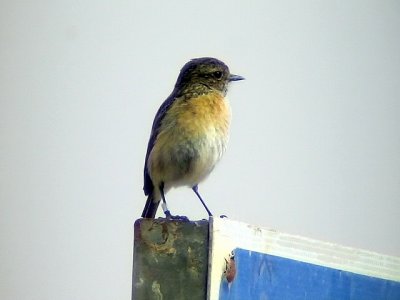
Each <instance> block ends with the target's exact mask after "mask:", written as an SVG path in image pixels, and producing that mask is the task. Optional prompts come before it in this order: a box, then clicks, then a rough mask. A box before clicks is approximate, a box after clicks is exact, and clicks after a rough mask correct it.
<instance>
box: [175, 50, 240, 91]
mask: <svg viewBox="0 0 400 300" xmlns="http://www.w3.org/2000/svg"><path fill="white" fill-rule="evenodd" d="M243 79H244V78H243V77H241V76H239V75H233V74H231V73H230V72H229V68H228V66H227V65H225V64H224V63H223V62H222V61H220V60H218V59H216V58H212V57H202V58H195V59H192V60H191V61H189V62H188V63H186V64H185V65H184V66H183V68H182V70H181V72H180V74H179V77H178V80H177V82H176V85H175V89H176V90H178V91H181V92H183V91H185V90H192V89H193V88H195V87H196V86H197V87H199V89H200V90H212V89H214V90H218V91H220V92H222V93H224V94H225V93H226V91H227V88H228V83H229V82H231V81H237V80H243Z"/></svg>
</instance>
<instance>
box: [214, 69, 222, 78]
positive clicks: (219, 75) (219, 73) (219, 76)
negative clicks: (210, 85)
mask: <svg viewBox="0 0 400 300" xmlns="http://www.w3.org/2000/svg"><path fill="white" fill-rule="evenodd" d="M213 76H214V78H216V79H221V78H222V72H221V71H215V72H214V73H213Z"/></svg>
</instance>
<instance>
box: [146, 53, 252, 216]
mask: <svg viewBox="0 0 400 300" xmlns="http://www.w3.org/2000/svg"><path fill="white" fill-rule="evenodd" d="M243 79H244V77H242V76H240V75H234V74H231V73H230V71H229V68H228V66H227V65H226V64H225V63H223V62H222V61H221V60H218V59H216V58H213V57H201V58H194V59H191V60H190V61H189V62H187V63H186V64H185V65H184V66H183V67H182V69H181V70H180V73H179V75H178V78H177V81H176V83H175V86H174V89H173V91H172V93H171V94H170V95H169V97H168V98H167V99H166V100H165V101H164V102H163V103H162V104H161V106H160V108H159V109H158V111H157V113H156V116H155V118H154V121H153V125H152V129H151V134H150V138H149V142H148V145H147V152H146V157H145V164H144V186H143V190H144V194H145V195H146V196H147V201H146V204H145V207H144V209H143V212H142V218H155V215H156V212H157V209H158V206H159V204H160V202H162V204H161V206H162V208H163V211H164V214H165V216H166V218H167V219H179V218H181V217H180V216H178V215H177V216H173V215H172V214H171V212H170V211H169V209H168V206H167V202H166V199H165V194H166V193H167V192H168V191H169V190H170V189H171V188H176V187H181V186H187V187H189V188H191V189H192V190H193V191H194V193H195V194H196V195H197V197H198V198H199V200H200V201H201V203H202V205H203V206H204V208H205V209H206V211H207V213H208V215H209V216H210V217H211V216H212V213H211V211H210V210H209V209H208V207H207V205H206V204H205V202H204V200H203V199H202V197H201V195H200V193H199V191H198V185H199V183H200V182H202V181H203V180H204V179H205V178H206V177H207V176H208V175H209V174H210V173H211V171H212V170H213V169H214V167H215V165H216V164H217V162H218V161H219V160H220V159H221V157H222V155H223V153H224V152H225V150H226V146H227V142H228V137H229V126H230V121H231V108H230V105H229V101H228V99H227V98H226V94H227V90H228V85H229V83H230V82H233V81H239V80H243ZM182 218H186V219H187V217H182Z"/></svg>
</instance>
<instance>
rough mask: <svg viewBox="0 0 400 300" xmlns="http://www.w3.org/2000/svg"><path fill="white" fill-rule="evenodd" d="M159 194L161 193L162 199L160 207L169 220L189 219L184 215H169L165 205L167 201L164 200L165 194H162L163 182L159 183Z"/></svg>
mask: <svg viewBox="0 0 400 300" xmlns="http://www.w3.org/2000/svg"><path fill="white" fill-rule="evenodd" d="M159 188H160V194H161V199H162V203H161V207H162V209H163V211H164V214H165V217H166V218H167V219H171V220H181V221H186V222H187V221H189V219H188V217H186V216H173V215H171V212H170V211H169V209H168V206H167V201H166V200H165V194H164V182H161V184H160V187H159Z"/></svg>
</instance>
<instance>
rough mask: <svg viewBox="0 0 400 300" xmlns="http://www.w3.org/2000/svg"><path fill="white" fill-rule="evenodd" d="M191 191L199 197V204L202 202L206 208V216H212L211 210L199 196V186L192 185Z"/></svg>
mask: <svg viewBox="0 0 400 300" xmlns="http://www.w3.org/2000/svg"><path fill="white" fill-rule="evenodd" d="M192 190H193V192H194V193H195V194H196V195H197V197H199V199H200V201H201V204H203V206H204V208H205V209H206V211H207V213H208V216H209V217H212V213H211V211H210V210H209V209H208V207H207V205H206V204H205V203H204V201H203V199H202V198H201V196H200V194H199V187H198V185H197V184H196V185H195V186H193V187H192Z"/></svg>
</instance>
